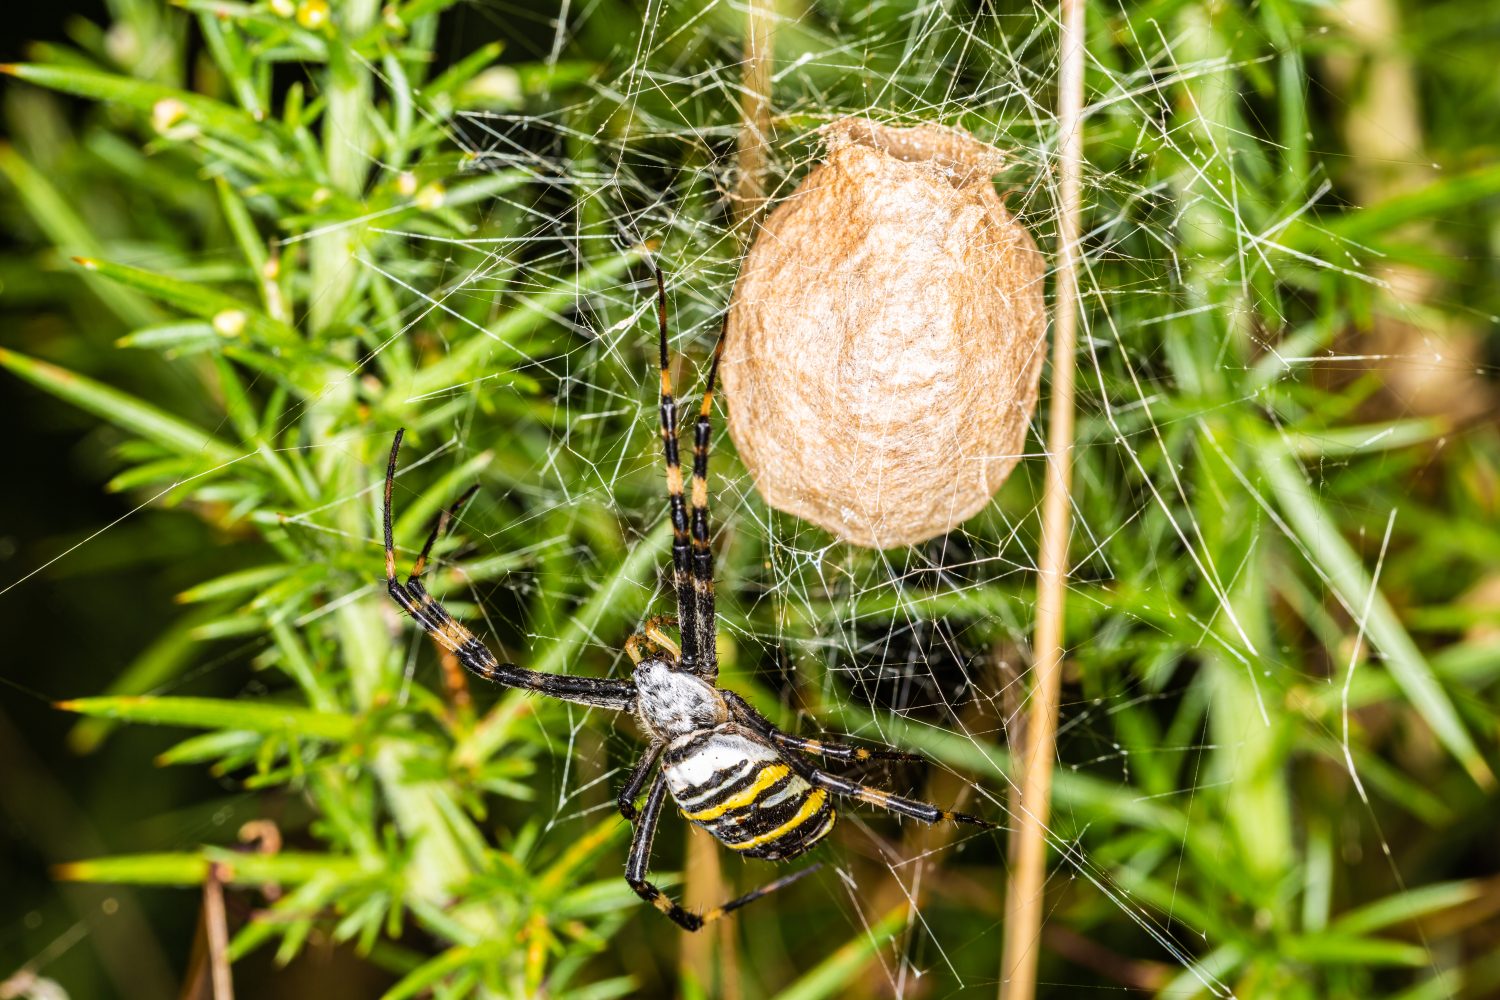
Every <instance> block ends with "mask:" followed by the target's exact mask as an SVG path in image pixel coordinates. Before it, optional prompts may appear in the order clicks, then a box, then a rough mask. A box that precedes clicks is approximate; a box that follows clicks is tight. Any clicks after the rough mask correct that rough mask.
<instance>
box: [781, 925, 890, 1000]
mask: <svg viewBox="0 0 1500 1000" xmlns="http://www.w3.org/2000/svg"><path fill="white" fill-rule="evenodd" d="M910 912H911V908H910V907H909V906H908V905H907V904H905V903H902V904H901V905H900V906H898V907H896V908H895V909H893V910H891V911H890V912H889V913H887V914H886V915H885V916H883V917H881V918H880V920H879V921H878V922H877V923H876V924H875V926H874V927H871V928H870V929H869V930H868V931H866V932H864V933H862V934H860V935H859V937H856V938H854V939H852V940H850V941H848V942H846V943H845V944H844V945H843V946H842V947H840V948H839V950H838V951H836V952H834V953H833V954H832V955H829V956H828V957H827V958H825V959H824V960H823V961H821V962H819V963H818V964H817V965H816V966H815V967H814V968H813V969H812V971H810V972H808V973H807V975H805V976H803V977H802V978H801V979H798V980H797V981H796V982H794V983H792V985H790V986H788V987H787V988H786V989H784V990H782V991H781V992H780V993H779V994H777V996H776V1000H825V998H827V997H838V996H844V995H845V994H847V993H848V991H849V989H850V987H851V986H852V985H853V982H854V978H855V977H856V976H858V975H859V974H860V971H861V970H863V969H864V967H865V965H866V964H867V963H868V962H869V961H870V959H871V958H872V957H873V956H874V955H875V953H876V952H878V951H879V950H880V949H881V948H883V947H885V945H886V942H888V941H890V940H891V939H892V938H894V937H895V936H896V935H897V934H899V933H900V932H901V929H902V928H903V927H905V926H906V922H907V920H908V918H909V916H910Z"/></svg>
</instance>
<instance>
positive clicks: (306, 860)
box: [54, 851, 363, 886]
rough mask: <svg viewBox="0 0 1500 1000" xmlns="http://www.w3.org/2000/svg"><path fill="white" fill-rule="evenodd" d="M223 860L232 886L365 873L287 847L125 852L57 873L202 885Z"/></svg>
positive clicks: (346, 861)
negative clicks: (263, 850)
mask: <svg viewBox="0 0 1500 1000" xmlns="http://www.w3.org/2000/svg"><path fill="white" fill-rule="evenodd" d="M215 863H217V864H219V865H220V866H221V870H222V871H223V873H224V875H225V880H226V881H227V882H229V883H230V884H231V885H267V884H271V883H300V882H306V881H307V880H309V879H311V878H315V877H317V876H319V875H324V874H331V875H333V876H335V877H338V878H342V879H353V878H358V877H360V876H361V875H362V874H363V872H362V871H361V868H360V866H359V864H358V863H357V862H356V861H354V860H353V859H352V858H340V857H337V856H335V855H330V854H308V853H299V852H296V851H283V852H281V853H279V854H248V853H246V854H240V853H237V852H231V851H206V852H204V853H202V854H181V853H179V854H122V855H116V856H114V857H107V858H92V859H90V860H88V861H72V862H69V863H67V864H63V865H58V866H57V868H55V869H54V874H56V876H57V877H58V878H60V879H63V880H65V881H68V882H114V883H127V884H134V885H182V886H196V885H202V884H203V880H204V879H206V878H207V877H208V867H209V865H211V864H215Z"/></svg>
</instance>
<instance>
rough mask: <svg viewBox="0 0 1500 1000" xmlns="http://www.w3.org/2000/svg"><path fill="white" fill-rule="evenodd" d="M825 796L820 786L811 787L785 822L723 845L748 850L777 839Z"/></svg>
mask: <svg viewBox="0 0 1500 1000" xmlns="http://www.w3.org/2000/svg"><path fill="white" fill-rule="evenodd" d="M826 798H828V793H827V792H825V791H823V789H821V788H815V789H813V793H812V794H811V795H809V796H808V797H807V801H806V802H804V803H802V808H801V809H798V810H797V815H795V816H793V817H792V818H791V819H789V820H787V821H786V822H785V823H783V824H781V825H780V826H778V827H777V828H776V829H774V830H772V831H771V832H770V833H763V834H761V835H760V836H759V837H751V838H750V839H749V840H747V841H745V842H744V843H741V844H725V845H724V846H725V847H727V848H729V849H730V850H731V851H748V850H749V849H750V848H752V847H759V846H760V845H761V844H768V843H770V842H771V841H773V840H777V839H779V838H780V837H782V836H784V835H786V834H788V833H790V832H791V831H793V830H795V829H796V828H797V827H799V826H801V825H802V824H803V823H806V822H807V821H808V819H809V818H810V817H811V816H813V815H814V814H816V813H817V811H818V810H819V809H821V808H823V800H824V799H826Z"/></svg>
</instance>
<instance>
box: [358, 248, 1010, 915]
mask: <svg viewBox="0 0 1500 1000" xmlns="http://www.w3.org/2000/svg"><path fill="white" fill-rule="evenodd" d="M655 277H656V308H657V320H658V326H659V339H658V343H659V354H660V368H661V407H660V411H661V436H662V453H663V456H664V458H665V460H666V472H667V500H668V509H669V511H670V514H671V519H672V531H673V537H672V582H673V589H674V590H675V591H676V595H677V616H676V618H675V619H673V618H668V617H662V618H652V619H650V620H649V621H647V622H646V624H645V626H644V627H643V628H642V631H641V633H640V634H638V635H634V636H632V637H631V638H630V639H629V640H627V641H626V643H625V651H626V653H628V654H629V656H630V658H631V660H632V661H633V662H634V663H635V670H634V674H633V677H632V679H631V680H618V679H612V678H602V677H576V676H570V675H567V674H552V673H543V672H541V671H536V670H526V669H523V668H521V667H517V666H515V665H514V664H510V663H501V662H500V661H499V660H497V659H496V658H495V655H494V654H493V653H491V652H490V650H489V648H488V647H487V646H486V645H485V644H484V643H483V642H482V641H480V639H479V638H478V637H477V636H475V635H474V633H472V632H470V631H469V630H468V629H467V628H465V627H464V626H463V625H462V624H461V623H460V622H458V621H457V620H456V619H455V618H454V617H453V616H452V615H450V614H449V613H448V612H447V611H446V610H445V609H444V608H443V606H442V605H441V604H439V603H438V602H437V601H435V600H433V598H432V596H431V595H430V594H428V593H427V591H426V589H425V588H424V587H423V585H422V580H421V577H422V571H423V569H424V568H425V566H426V563H427V558H428V556H429V555H430V553H431V551H432V546H433V543H434V542H436V541H437V539H438V537H439V536H440V535H441V534H442V532H443V531H444V530H445V528H446V527H447V525H448V522H449V521H450V520H451V519H452V518H453V517H455V516H456V515H457V513H458V511H459V510H460V508H462V506H463V504H464V503H465V502H466V501H467V500H468V498H469V497H470V496H471V495H472V494H473V492H474V490H473V489H470V490H469V491H468V492H466V493H465V494H464V495H463V496H461V497H460V498H459V499H458V501H457V502H455V503H454V504H453V505H452V506H451V507H448V508H446V509H445V510H443V511H442V513H441V514H440V515H439V516H438V518H437V519H436V523H435V524H434V525H433V528H432V531H431V532H430V533H429V535H428V536H427V541H426V542H425V543H424V544H423V546H422V550H421V552H420V554H418V556H417V559H416V562H415V563H413V565H412V570H411V573H410V575H408V576H407V578H406V581H405V582H404V583H403V582H401V581H399V580H398V579H397V577H396V550H395V544H394V542H393V540H392V531H391V493H392V491H393V489H394V486H395V479H396V459H397V456H398V455H399V453H400V450H401V438H402V436H403V434H404V433H405V432H404V430H402V431H397V432H396V437H395V440H394V441H393V442H392V443H391V455H390V461H389V463H388V464H387V466H386V474H385V511H384V520H385V525H384V527H385V576H386V588H387V590H388V591H389V592H390V595H391V597H392V598H393V599H394V600H395V601H396V603H397V604H399V605H400V606H401V607H402V608H403V609H405V610H406V612H407V613H408V614H410V615H411V616H412V618H413V619H414V620H415V621H416V622H417V624H418V625H420V626H422V628H423V629H424V630H425V631H426V632H427V634H428V635H430V636H431V637H432V638H433V640H434V641H436V642H437V643H438V645H440V646H442V647H443V648H444V649H446V650H448V651H450V652H451V653H453V654H454V656H456V657H457V658H458V660H459V662H461V663H462V664H463V665H464V666H465V667H467V668H468V669H469V670H470V671H472V672H473V673H475V674H477V675H478V676H480V677H482V678H484V679H485V680H488V681H493V682H495V683H497V684H501V685H503V686H506V687H514V688H521V689H524V690H527V691H534V692H536V693H538V694H543V695H547V696H549V697H552V698H558V699H561V700H563V701H569V702H574V703H576V704H580V705H588V706H592V707H595V708H606V709H611V710H613V711H617V712H629V713H631V714H633V715H635V716H636V718H637V719H638V720H639V722H640V725H641V728H642V729H643V730H644V731H645V734H646V736H647V739H648V741H649V745H648V747H647V749H646V752H645V754H644V755H643V756H642V757H641V759H640V761H639V762H638V763H637V764H636V765H635V767H634V768H633V769H632V771H631V774H630V778H629V780H628V781H626V783H625V787H624V788H623V789H621V791H620V795H619V808H620V813H621V815H623V816H624V817H625V818H626V819H627V820H629V821H630V822H631V823H632V824H633V825H634V831H633V836H632V838H631V842H630V854H629V858H628V860H627V861H626V864H625V880H626V881H627V882H629V883H630V886H631V888H632V889H634V890H635V892H636V894H637V895H639V896H640V897H641V898H642V899H644V900H646V901H647V902H649V903H651V904H652V905H653V906H655V907H656V908H657V909H658V910H660V911H661V912H662V913H664V914H666V915H667V916H668V917H670V918H671V919H672V920H673V921H674V922H676V923H677V924H678V925H679V926H681V927H683V928H684V929H686V930H690V931H696V930H698V929H699V928H700V927H702V926H703V925H704V924H707V923H710V922H712V921H714V920H717V919H719V918H720V917H722V916H724V915H725V914H726V913H730V912H732V911H734V910H737V909H739V908H740V907H742V906H744V905H745V904H746V903H749V902H751V901H753V900H756V899H759V898H760V897H762V896H765V895H768V894H770V893H772V892H775V891H776V890H777V889H780V888H782V887H783V886H786V885H789V884H790V883H792V882H794V881H796V880H797V879H799V878H802V877H803V876H804V875H808V874H811V873H812V872H813V871H816V870H817V868H818V866H817V865H811V866H809V867H807V868H804V869H802V870H800V871H798V872H794V873H793V874H791V875H787V876H784V877H782V878H779V879H776V880H775V881H772V882H770V883H768V884H766V885H764V886H761V887H760V888H759V889H756V890H754V891H753V892H748V893H746V894H745V895H743V896H740V897H738V898H736V899H732V900H730V901H729V902H727V903H724V904H723V905H721V906H716V907H713V908H712V909H709V910H707V911H705V912H703V913H694V912H692V911H690V910H687V909H684V908H683V907H682V906H680V905H678V904H677V903H676V902H675V901H673V900H672V899H670V898H669V897H668V896H666V895H665V894H664V893H663V892H662V891H661V890H660V889H659V888H658V887H657V886H655V885H653V884H652V883H651V882H650V880H649V879H647V877H646V875H647V871H646V869H647V864H648V862H649V860H650V856H651V842H652V839H653V838H654V836H655V834H656V827H657V823H658V821H659V820H660V818H661V810H662V806H663V805H664V804H665V802H666V799H667V796H668V795H670V796H671V797H672V799H673V801H674V802H675V803H676V804H677V806H678V808H679V809H680V810H681V812H682V814H683V816H684V817H685V818H686V819H687V820H688V821H689V822H691V823H694V824H696V825H698V826H701V827H702V828H703V829H705V830H707V831H708V832H709V833H711V834H713V836H714V837H715V838H716V839H717V840H718V841H719V843H721V844H723V845H724V846H725V847H727V848H729V849H730V850H732V851H736V852H739V853H740V854H743V855H744V856H746V857H751V858H761V859H764V860H767V861H789V860H791V859H793V858H796V857H798V856H799V855H802V854H805V853H806V852H807V851H808V850H810V849H811V848H812V847H813V846H814V845H815V844H817V843H818V842H819V841H820V840H822V839H823V838H824V837H825V836H827V835H828V832H829V831H830V830H832V829H833V825H834V823H835V821H836V820H837V818H838V813H837V811H836V810H835V809H834V807H833V798H834V797H844V798H849V799H853V800H854V801H856V802H863V803H865V804H867V805H872V806H878V807H879V808H881V809H885V810H888V811H890V812H893V813H897V814H899V815H902V816H910V817H912V818H913V819H918V820H921V821H923V822H924V823H936V822H939V821H941V820H954V821H958V822H962V823H971V824H974V825H977V826H984V827H992V826H994V824H992V823H988V822H986V821H984V820H982V819H979V818H977V817H975V816H970V815H967V814H965V813H958V812H952V811H949V810H944V809H939V808H938V807H936V806H933V805H929V804H927V803H925V802H919V801H916V800H914V799H908V798H903V797H901V796H898V795H892V794H891V793H889V792H885V791H881V790H880V789H878V788H872V787H870V786H868V785H864V784H860V783H859V782H855V781H850V780H848V779H845V778H841V777H839V776H837V775H835V774H831V773H830V772H828V771H825V770H822V769H821V768H818V767H814V766H813V765H812V764H811V763H810V762H809V761H808V760H807V759H806V757H805V756H802V755H810V756H820V757H822V758H824V759H825V760H828V761H839V762H843V763H852V762H862V761H866V760H874V759H893V760H910V759H920V758H917V757H916V755H914V754H908V753H902V752H900V751H891V750H872V749H867V748H865V747H859V746H852V745H849V744H845V743H834V742H828V741H824V740H817V739H806V738H803V737H800V736H795V735H793V734H791V733H787V732H783V731H781V730H779V729H777V728H776V727H775V726H773V725H772V724H771V722H770V721H769V720H767V719H766V718H765V717H764V716H763V715H761V714H760V713H759V712H757V711H756V710H755V709H754V708H753V707H751V706H750V704H749V703H748V702H746V701H745V700H744V699H743V698H741V697H740V696H739V695H738V694H736V693H735V692H733V691H730V690H727V689H725V688H721V687H719V686H718V674H719V668H718V658H717V655H716V651H715V648H714V645H715V634H716V629H715V622H716V614H715V610H714V556H713V550H712V548H711V547H710V545H709V526H708V450H709V447H708V446H709V436H710V428H711V421H710V415H711V413H712V410H713V394H714V382H715V379H716V377H717V374H718V369H719V357H720V355H721V353H722V351H723V347H724V338H723V334H722V332H721V333H720V336H719V341H718V343H717V344H716V345H715V348H714V355H713V361H712V362H711V364H710V367H709V372H708V381H707V387H706V389H705V390H704V393H703V403H702V406H701V407H700V408H699V410H698V415H697V419H696V420H695V421H694V423H693V472H692V491H691V510H689V506H688V500H687V499H686V498H684V496H683V480H682V465H681V461H680V458H679V454H678V444H677V403H676V400H675V398H674V396H673V393H672V377H671V373H670V372H669V371H668V365H667V291H666V281H665V279H664V278H663V276H662V273H661V270H660V269H659V268H658V269H656V272H655ZM667 625H676V627H677V629H678V636H679V639H678V641H673V639H672V638H671V636H670V635H668V634H667V632H666V631H665V630H664V626H667ZM648 783H649V786H650V787H649V789H648V788H647V785H648ZM642 791H645V795H646V802H645V805H644V806H642V807H640V808H639V809H637V807H636V802H637V801H638V799H639V798H640V796H641V793H642Z"/></svg>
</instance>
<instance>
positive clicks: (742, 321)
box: [722, 118, 1046, 548]
mask: <svg viewBox="0 0 1500 1000" xmlns="http://www.w3.org/2000/svg"><path fill="white" fill-rule="evenodd" d="M822 136H823V139H824V140H825V142H826V145H827V157H826V160H825V162H823V163H821V164H819V165H818V166H816V167H815V168H813V170H812V171H811V172H810V173H809V174H808V175H807V178H806V179H805V180H804V181H803V182H802V183H801V184H800V185H799V186H798V187H797V189H796V190H795V191H794V192H792V194H791V195H790V196H789V197H787V198H786V199H785V200H783V201H782V202H781V204H780V205H779V206H778V207H777V208H776V209H775V210H774V211H773V212H772V213H771V214H770V216H769V217H768V218H767V219H766V220H765V223H764V225H763V226H762V227H761V230H760V232H759V233H758V234H757V236H756V238H755V241H754V243H753V245H752V246H751V248H750V251H749V253H748V255H747V256H746V258H745V261H744V265H743V267H742V269H741V271H740V277H739V280H738V282H737V284H736V286H735V289H734V297H733V300H732V302H731V303H730V308H729V319H728V329H727V333H726V338H725V347H724V357H723V361H722V375H723V385H724V394H725V397H726V398H727V399H728V402H729V406H728V410H729V433H730V436H731V437H733V438H734V442H735V445H736V446H737V447H738V449H739V453H740V456H741V457H742V458H743V459H744V462H745V464H746V466H747V467H748V468H749V470H750V474H751V476H752V477H753V479H754V480H755V485H756V487H757V488H758V489H759V490H760V493H761V495H762V496H764V497H765V498H766V501H767V502H768V503H770V504H771V506H773V507H775V508H777V509H779V510H783V511H786V512H787V513H790V514H795V515H797V516H799V517H802V518H804V519H806V520H808V521H811V522H812V523H814V524H816V525H819V526H820V527H823V528H826V529H827V530H829V531H831V532H833V533H834V534H835V535H837V536H838V537H840V538H842V539H844V540H845V541H848V542H852V543H854V544H857V545H864V546H869V547H871V548H890V547H893V546H898V545H911V544H915V543H917V542H921V541H925V540H926V539H929V538H932V537H934V536H936V535H940V534H942V533H943V532H946V531H949V530H951V529H953V528H954V527H956V526H957V525H958V524H960V523H961V522H962V521H964V520H965V519H967V518H969V517H971V516H973V515H974V514H975V513H977V512H978V511H979V510H980V509H982V508H983V507H984V506H985V504H987V503H988V502H989V500H990V498H991V497H992V496H993V495H994V494H995V491H996V490H997V489H999V487H1000V484H1001V483H1002V482H1004V480H1005V477H1006V476H1007V475H1008V474H1009V473H1010V470H1011V469H1012V468H1013V467H1014V466H1015V464H1016V462H1017V460H1018V459H1019V458H1020V456H1021V453H1022V451H1023V450H1024V445H1025V440H1026V425H1027V420H1028V418H1029V417H1030V416H1031V414H1032V412H1033V410H1034V409H1035V408H1036V399H1037V384H1038V382H1039V380H1040V378H1041V370H1042V357H1043V354H1044V353H1045V349H1044V345H1045V339H1046V310H1045V306H1044V304H1043V300H1042V274H1043V270H1044V263H1043V260H1042V255H1041V253H1040V252H1039V251H1038V250H1037V248H1036V244H1035V242H1033V241H1032V239H1031V236H1030V235H1029V234H1028V233H1027V232H1026V230H1024V229H1022V228H1021V226H1020V225H1019V224H1018V223H1017V222H1016V221H1015V219H1014V218H1012V216H1011V214H1010V212H1008V211H1007V210H1006V208H1005V205H1004V204H1003V203H1002V202H1001V200H1000V197H999V196H998V195H997V194H996V193H995V188H994V185H993V183H992V182H991V178H992V177H993V176H994V174H995V173H997V172H998V171H999V169H1000V167H1001V165H1002V164H1003V163H1004V156H1003V154H1002V153H1001V152H1000V151H999V150H997V149H995V148H993V147H991V146H988V145H985V144H984V143H982V142H980V141H979V140H977V139H975V138H974V137H973V136H971V135H969V134H968V133H967V132H964V131H962V130H960V129H954V128H947V127H944V126H939V125H921V126H917V127H914V128H892V127H888V126H885V125H880V124H878V123H876V122H872V121H869V120H866V119H862V118H846V119H843V120H841V121H838V122H835V123H833V124H832V125H828V126H826V127H825V128H823V129H822Z"/></svg>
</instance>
